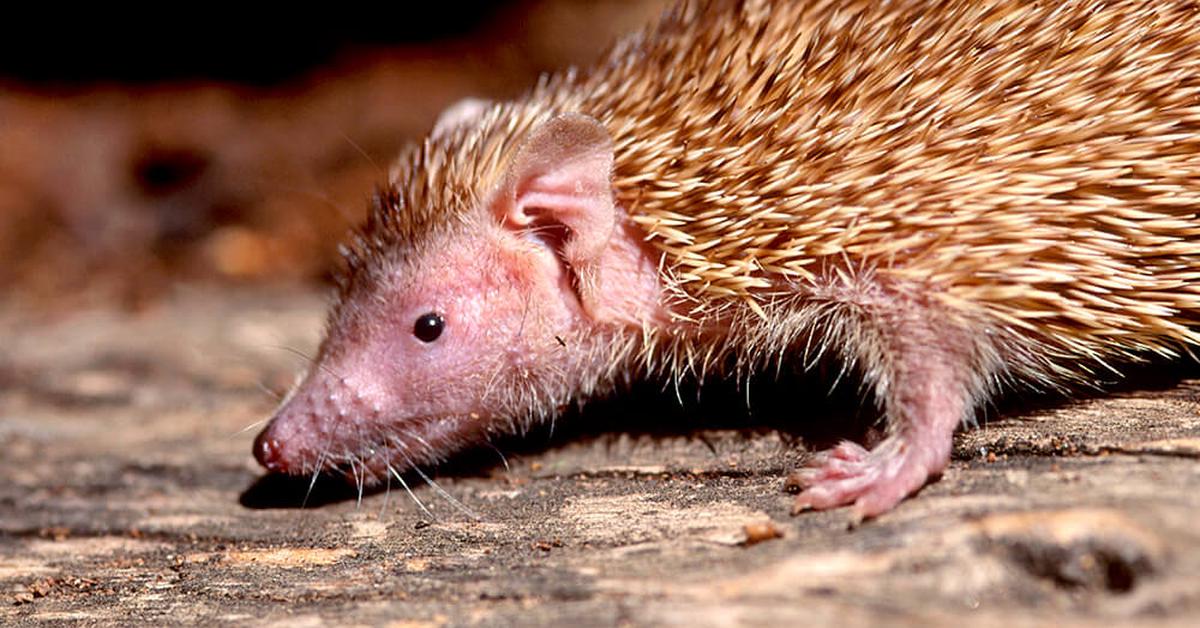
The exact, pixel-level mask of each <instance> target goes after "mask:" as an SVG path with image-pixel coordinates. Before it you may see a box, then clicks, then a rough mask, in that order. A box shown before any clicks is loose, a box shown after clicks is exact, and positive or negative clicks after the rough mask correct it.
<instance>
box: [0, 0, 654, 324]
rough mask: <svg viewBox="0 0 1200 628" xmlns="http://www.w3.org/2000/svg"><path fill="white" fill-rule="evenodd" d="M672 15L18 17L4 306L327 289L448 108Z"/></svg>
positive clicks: (7, 152)
mask: <svg viewBox="0 0 1200 628" xmlns="http://www.w3.org/2000/svg"><path fill="white" fill-rule="evenodd" d="M666 4H667V3H666V0H504V1H501V0H494V1H487V0H465V1H464V0H459V1H456V2H444V3H440V4H439V3H391V4H390V5H388V8H379V7H371V8H369V9H367V8H362V9H353V10H345V9H339V10H338V11H340V12H330V10H329V9H328V7H319V8H311V9H306V10H304V11H305V12H297V11H298V10H297V9H295V8H289V9H287V11H286V12H284V10H282V9H280V10H278V12H277V13H275V14H270V13H265V12H264V13H261V14H259V15H253V16H252V15H249V14H243V13H239V12H237V11H232V10H228V9H225V10H217V9H196V8H193V9H192V12H191V13H186V12H184V13H180V11H179V9H178V8H177V7H176V8H172V9H171V10H170V11H168V10H166V9H165V8H164V9H163V10H161V11H160V12H159V13H158V14H155V12H154V11H151V12H145V11H142V12H138V13H136V14H132V13H131V14H130V15H120V14H117V13H113V12H101V11H100V10H98V9H94V10H91V11H95V13H94V14H88V13H86V11H88V10H84V11H85V12H84V13H80V12H78V11H75V10H72V11H70V12H69V15H67V13H68V12H67V11H65V10H61V9H60V10H59V11H60V12H61V14H53V15H42V16H34V17H28V18H22V19H20V20H13V21H12V22H10V28H9V29H6V30H7V31H8V32H6V37H5V38H3V39H0V294H3V295H5V297H6V298H14V297H19V298H22V299H28V300H32V301H35V302H37V301H45V300H48V299H49V300H52V301H53V302H55V303H58V304H61V303H62V301H63V300H64V299H66V300H68V301H79V300H82V301H89V302H95V301H97V300H100V301H104V302H106V303H107V302H114V303H117V304H119V305H121V306H122V307H126V308H138V307H142V306H145V305H147V304H149V303H152V302H153V301H154V299H155V298H156V297H158V296H160V295H162V294H163V292H164V291H165V290H166V289H167V288H169V287H170V286H171V285H173V284H175V283H176V282H179V281H186V282H217V283H220V282H230V283H241V284H245V283H253V282H282V281H290V282H295V281H301V282H314V283H319V282H323V281H327V280H328V278H329V276H330V272H331V269H333V268H334V267H335V265H336V264H337V263H338V260H337V254H336V246H337V244H338V242H339V241H341V240H342V238H343V237H344V235H345V233H346V230H347V229H349V228H350V227H351V226H352V225H353V224H355V223H357V222H358V221H359V220H361V219H362V218H363V216H364V215H365V210H366V207H367V201H368V199H369V198H370V196H371V194H372V192H373V190H374V188H375V186H376V185H378V184H380V183H382V182H383V181H384V180H385V177H386V175H385V173H386V171H387V168H388V165H389V162H390V160H391V159H392V156H393V155H394V154H395V153H396V152H397V150H398V149H399V148H400V147H401V146H402V145H403V144H404V143H405V142H408V141H412V140H415V139H418V138H420V137H421V136H422V135H423V134H424V133H426V132H427V131H428V129H429V127H430V125H431V124H432V122H433V120H434V119H435V118H436V116H437V114H438V112H439V111H440V110H441V109H442V108H444V107H445V106H447V105H449V104H451V103H453V102H455V101H456V100H458V99H460V98H463V97H466V96H478V97H487V98H506V97H511V96H514V95H516V94H519V93H520V92H521V91H522V90H523V89H525V88H526V87H527V86H529V85H530V84H531V83H532V82H533V81H534V80H536V78H537V76H538V75H539V74H540V73H542V72H547V71H553V70H555V69H558V68H563V67H566V66H568V65H571V64H586V63H588V62H589V61H591V60H593V59H595V58H596V57H597V56H598V55H599V54H600V53H602V51H603V50H604V49H605V48H606V47H607V46H608V45H609V44H610V43H611V41H612V40H613V39H614V38H615V37H617V36H619V35H620V34H622V33H625V32H629V31H632V30H635V29H637V28H639V27H640V26H642V25H644V24H645V23H647V22H649V21H652V20H653V18H654V17H655V16H657V15H658V14H659V13H660V12H661V10H662V9H663V8H664V6H665V5H666ZM198 6H200V5H198ZM417 7H421V8H417ZM203 11H207V12H203ZM256 11H262V10H261V9H256Z"/></svg>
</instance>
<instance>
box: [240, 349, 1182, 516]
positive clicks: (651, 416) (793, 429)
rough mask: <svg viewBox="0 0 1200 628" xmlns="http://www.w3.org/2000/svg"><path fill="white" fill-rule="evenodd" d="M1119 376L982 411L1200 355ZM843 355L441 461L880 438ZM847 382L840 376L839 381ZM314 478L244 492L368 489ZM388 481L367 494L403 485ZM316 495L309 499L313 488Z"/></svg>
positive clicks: (592, 414)
mask: <svg viewBox="0 0 1200 628" xmlns="http://www.w3.org/2000/svg"><path fill="white" fill-rule="evenodd" d="M1126 372H1127V373H1128V376H1127V377H1125V378H1124V379H1118V378H1117V377H1116V376H1115V375H1112V374H1111V373H1110V374H1108V377H1107V379H1106V380H1104V385H1103V386H1102V387H1098V388H1083V389H1076V390H1074V391H1072V393H1071V394H1070V395H1067V394H1064V393H1063V392H1059V391H1050V392H1038V391H1028V390H1025V391H1010V392H1009V393H1007V394H1005V395H1003V396H1001V397H1000V398H999V399H998V400H996V402H995V403H994V404H991V405H989V406H988V407H986V408H983V409H981V410H980V412H979V418H980V421H981V422H986V421H991V420H997V419H1000V418H1005V417H1008V416H1011V415H1013V414H1018V413H1020V414H1025V413H1029V412H1036V411H1048V410H1051V409H1054V408H1057V407H1061V406H1063V405H1065V404H1067V403H1070V402H1071V401H1073V400H1081V399H1091V398H1095V397H1102V396H1110V395H1114V394H1128V393H1132V392H1135V391H1154V390H1162V391H1165V390H1170V389H1172V388H1176V387H1178V384H1179V382H1180V381H1181V380H1184V379H1188V378H1200V364H1195V363H1191V362H1176V363H1154V364H1149V365H1136V366H1131V367H1128V368H1127V369H1126ZM838 373H839V369H838V368H836V367H835V366H834V365H819V366H818V367H817V368H814V369H813V370H812V371H811V372H809V373H796V372H786V373H783V374H782V375H780V376H779V377H774V376H768V375H758V376H755V377H753V378H751V379H750V382H749V406H748V405H747V394H746V390H747V388H746V386H745V385H744V384H739V383H738V382H734V381H709V382H708V383H707V384H706V385H705V386H704V387H703V389H702V390H701V389H700V388H699V387H698V386H696V385H695V383H694V382H693V383H688V384H685V385H683V386H681V387H680V389H679V390H678V391H676V390H675V388H674V387H673V386H669V387H667V388H665V389H664V388H663V387H662V385H661V384H650V383H641V384H636V385H634V386H633V387H631V388H630V389H629V390H627V391H625V392H624V393H622V394H617V395H614V396H613V397H612V398H609V399H601V400H596V401H593V402H591V403H589V404H587V405H586V406H585V407H584V408H582V409H577V410H572V411H570V412H568V413H566V414H565V415H564V416H562V417H559V418H558V419H557V420H556V421H554V424H553V425H550V424H546V425H542V426H538V427H537V428H535V429H533V430H531V431H530V432H529V433H527V434H524V435H520V436H507V437H503V438H500V439H497V440H496V441H494V442H493V443H492V444H491V445H490V446H481V447H477V448H475V449H470V450H466V451H462V452H460V453H458V454H456V455H454V456H452V458H451V459H450V461H449V462H447V463H446V464H443V465H441V466H440V467H437V468H436V469H427V470H426V471H427V472H429V471H433V472H435V473H429V475H430V476H436V477H487V476H490V475H492V474H494V473H495V471H496V470H497V469H498V468H502V467H503V460H504V457H505V456H536V455H538V454H541V453H544V452H546V451H549V450H553V449H555V448H558V447H562V446H564V445H565V444H568V443H573V442H589V441H596V440H615V439H616V438H619V437H621V436H622V435H627V436H633V437H649V438H662V437H669V436H692V437H696V438H699V439H703V433H704V432H706V431H713V430H734V431H738V432H743V433H746V434H753V433H761V432H768V431H770V432H776V433H778V434H781V435H783V436H784V437H785V438H786V439H787V440H794V441H798V442H801V443H803V445H804V447H805V448H806V449H809V450H821V449H825V448H827V447H830V446H832V445H834V444H836V443H837V442H838V441H841V440H846V439H849V440H854V441H858V442H864V443H867V444H868V445H869V444H870V443H871V441H872V439H874V438H877V437H878V435H879V430H877V429H875V427H876V426H877V425H878V423H879V418H880V415H879V413H878V410H877V409H876V406H875V402H874V399H873V396H872V395H871V394H870V393H869V391H864V390H861V389H860V386H859V381H860V380H859V379H858V377H857V376H855V375H853V374H847V375H846V376H845V377H842V378H838ZM835 381H836V382H837V384H836V385H835V386H832V388H831V383H832V382H835ZM310 481H311V478H308V477H297V478H288V477H279V476H273V475H266V476H263V477H261V478H260V479H259V480H257V481H256V482H255V483H254V484H253V485H252V486H251V487H249V488H248V489H247V490H246V491H245V492H244V493H243V494H242V496H241V503H242V505H244V506H246V507H248V508H299V507H309V508H311V507H319V506H322V505H326V504H330V503H336V502H341V501H347V500H353V499H358V496H359V493H358V489H357V487H355V486H353V485H352V484H351V483H349V482H347V481H346V480H344V479H342V478H338V477H321V478H318V481H317V482H316V484H315V485H314V486H313V488H312V491H311V493H310V492H309V484H310ZM405 481H406V482H407V483H408V484H409V486H414V487H415V486H423V485H424V480H423V479H422V478H421V477H420V475H419V474H415V473H409V474H407V475H405ZM395 488H397V487H396V486H395V483H393V485H392V486H391V487H387V486H379V487H375V488H374V489H367V490H365V491H364V492H363V494H364V495H370V494H375V493H379V492H383V491H385V490H390V489H395ZM306 496H307V500H305V497H306Z"/></svg>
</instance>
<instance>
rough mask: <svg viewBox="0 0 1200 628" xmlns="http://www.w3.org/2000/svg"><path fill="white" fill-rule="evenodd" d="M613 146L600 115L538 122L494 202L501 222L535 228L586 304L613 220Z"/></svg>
mask: <svg viewBox="0 0 1200 628" xmlns="http://www.w3.org/2000/svg"><path fill="white" fill-rule="evenodd" d="M612 167H613V148H612V140H611V139H610V138H609V135H608V131H607V130H606V129H605V128H604V126H603V125H602V124H600V122H599V121H597V120H596V119H595V118H592V117H590V116H586V115H582V114H578V113H566V114H562V115H559V116H557V117H555V118H552V119H550V120H549V121H547V122H545V123H543V124H542V125H540V126H538V127H537V128H535V129H534V130H533V132H532V133H531V134H530V136H529V137H528V138H527V139H526V140H525V143H524V144H523V145H522V146H521V148H520V149H518V151H517V153H516V156H515V157H514V158H513V160H512V162H511V163H510V164H509V167H508V170H507V171H506V173H505V176H504V179H503V180H502V182H501V189H500V190H499V194H498V196H497V201H496V202H495V203H494V205H493V211H495V212H496V214H497V218H499V220H500V222H501V224H503V225H505V226H506V227H508V228H510V229H514V230H537V231H538V233H539V235H540V236H542V237H543V239H544V240H546V241H547V242H548V243H550V244H551V245H552V246H556V247H558V251H559V254H560V255H561V257H562V259H563V261H564V262H565V263H566V264H567V266H568V268H569V269H570V271H571V272H572V274H573V276H574V278H575V285H576V289H577V290H578V291H579V295H580V299H581V301H582V302H583V303H584V306H585V307H588V305H589V303H591V302H592V300H593V299H594V298H595V295H596V291H597V286H596V283H597V280H598V275H599V273H598V269H599V264H600V259H601V257H602V256H603V254H604V251H605V250H606V249H607V248H608V245H609V241H610V240H611V239H612V234H613V231H614V229H615V228H616V223H617V212H616V206H615V201H614V199H613V191H612Z"/></svg>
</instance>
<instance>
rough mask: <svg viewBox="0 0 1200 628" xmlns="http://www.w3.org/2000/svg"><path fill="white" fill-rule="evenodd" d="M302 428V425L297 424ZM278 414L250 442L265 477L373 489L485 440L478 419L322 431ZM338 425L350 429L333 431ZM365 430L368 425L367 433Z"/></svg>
mask: <svg viewBox="0 0 1200 628" xmlns="http://www.w3.org/2000/svg"><path fill="white" fill-rule="evenodd" d="M296 423H300V425H296ZM313 423H317V422H316V421H311V422H298V421H296V420H295V419H294V416H293V415H289V414H286V409H285V411H281V412H280V414H278V415H276V417H275V418H274V419H272V420H271V422H270V424H268V425H267V427H266V428H265V429H263V431H262V432H261V433H259V435H258V436H257V437H256V438H255V440H254V446H253V452H254V457H255V459H257V460H258V463H259V464H260V465H261V466H262V467H263V468H264V469H266V470H267V471H268V472H269V473H276V474H283V475H320V474H325V475H333V476H342V477H344V478H345V479H346V480H347V481H348V482H351V483H353V484H355V485H357V486H377V485H380V484H384V483H386V482H389V481H391V480H393V479H398V478H399V477H400V476H401V475H402V474H404V473H406V472H408V471H411V470H417V472H418V473H423V471H421V468H422V467H429V466H436V465H438V464H441V463H443V462H445V461H446V459H447V458H449V457H450V455H452V454H454V453H455V452H458V451H460V450H462V449H465V448H467V447H471V446H474V445H479V444H480V443H481V442H482V439H483V437H484V435H485V430H484V426H483V425H482V421H480V420H479V419H478V415H468V416H442V417H428V418H415V419H414V418H407V419H404V420H402V421H378V420H376V417H371V418H370V420H366V421H363V420H357V421H352V420H347V421H344V422H330V423H334V425H335V429H332V430H321V429H318V426H316V425H313ZM338 423H341V425H342V426H343V427H346V428H348V429H336V426H337V424H338ZM367 425H372V427H371V428H370V429H368V428H367Z"/></svg>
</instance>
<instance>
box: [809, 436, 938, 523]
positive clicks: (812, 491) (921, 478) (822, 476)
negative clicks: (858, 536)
mask: <svg viewBox="0 0 1200 628" xmlns="http://www.w3.org/2000/svg"><path fill="white" fill-rule="evenodd" d="M941 449H944V450H945V453H941V452H940V451H936V450H941ZM948 462H949V447H948V446H947V447H937V448H921V447H913V446H911V444H910V443H908V442H906V441H905V440H904V439H902V438H900V437H897V436H892V437H889V438H887V439H885V440H884V441H883V442H882V443H880V444H879V446H878V447H876V448H875V449H873V450H870V451H868V450H866V449H864V448H863V447H862V446H861V445H858V444H857V443H852V442H849V441H843V442H842V443H841V444H839V445H837V446H836V447H834V448H833V449H829V450H826V451H823V452H821V453H819V454H817V455H816V456H815V457H814V458H813V460H812V461H811V462H810V463H809V464H808V465H807V466H806V468H804V469H801V470H798V471H795V472H793V473H792V474H791V475H790V476H788V479H787V484H786V486H787V487H788V488H789V489H802V492H801V493H800V494H799V495H797V496H796V502H795V504H794V505H793V506H792V514H794V515H795V514H799V513H801V512H804V511H807V510H827V509H830V508H837V507H839V506H846V505H853V510H852V511H851V513H852V514H851V519H852V523H853V524H857V523H859V522H861V521H862V520H863V519H868V518H871V517H875V516H878V515H881V514H883V513H885V512H887V511H889V510H891V509H892V508H894V507H895V506H896V504H898V503H900V501H901V500H903V499H904V498H905V497H908V496H909V495H911V494H913V493H915V492H916V491H917V490H919V489H920V488H921V487H922V486H924V485H925V483H926V482H928V481H929V479H930V478H931V477H934V476H937V475H939V474H940V473H941V471H942V470H943V469H944V468H945V467H946V464H947V463H948Z"/></svg>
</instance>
